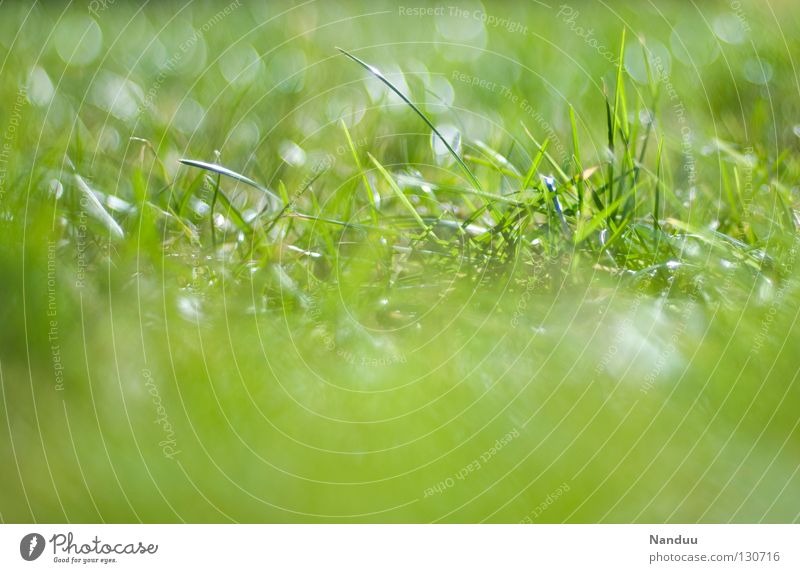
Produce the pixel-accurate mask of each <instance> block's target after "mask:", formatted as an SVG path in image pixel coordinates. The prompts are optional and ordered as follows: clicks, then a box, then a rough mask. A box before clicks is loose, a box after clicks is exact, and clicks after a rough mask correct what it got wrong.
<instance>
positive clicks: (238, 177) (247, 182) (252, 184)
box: [178, 159, 283, 205]
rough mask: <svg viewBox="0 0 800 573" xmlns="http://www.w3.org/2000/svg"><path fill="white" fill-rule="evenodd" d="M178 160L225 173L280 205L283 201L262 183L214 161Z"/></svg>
mask: <svg viewBox="0 0 800 573" xmlns="http://www.w3.org/2000/svg"><path fill="white" fill-rule="evenodd" d="M178 161H180V162H181V163H183V164H184V165H189V166H190V167H197V168H199V169H205V170H206V171H211V172H212V173H217V174H219V175H225V176H226V177H230V178H231V179H235V180H236V181H239V182H241V183H244V184H245V185H249V186H250V187H253V188H255V189H258V190H259V191H261V192H262V193H264V194H265V195H267V196H268V197H270V198H271V199H273V200H275V201H276V202H277V203H278V204H279V205H281V204H282V203H283V202H282V201H281V198H280V197H278V196H277V195H276V194H275V193H273V192H272V191H270V190H269V189H267V188H266V187H263V186H262V185H259V184H258V183H256V182H255V181H253V180H252V179H250V178H249V177H246V176H244V175H242V174H241V173H237V172H236V171H233V170H231V169H228V168H227V167H223V166H222V165H218V164H216V163H207V162H205V161H197V160H195V159H179V160H178Z"/></svg>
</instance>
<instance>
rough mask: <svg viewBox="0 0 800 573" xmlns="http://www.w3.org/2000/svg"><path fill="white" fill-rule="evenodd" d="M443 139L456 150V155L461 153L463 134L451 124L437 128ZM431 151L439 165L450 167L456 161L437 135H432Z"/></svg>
mask: <svg viewBox="0 0 800 573" xmlns="http://www.w3.org/2000/svg"><path fill="white" fill-rule="evenodd" d="M437 129H438V130H439V132H440V133H441V134H442V137H444V139H445V140H446V141H447V143H448V144H450V146H451V147H452V148H453V149H454V150H455V152H456V153H458V154H460V153H461V132H460V131H459V130H458V128H457V127H456V126H454V125H451V124H444V125H440V126H438V127H437ZM431 149H433V154H434V156H435V157H436V162H437V163H438V164H439V165H450V164H452V163H453V162H454V161H455V159H453V156H452V155H451V154H450V151H448V149H447V146H446V145H445V144H444V142H443V141H442V140H441V139H440V138H439V137H438V136H437V135H436V134H435V133H431Z"/></svg>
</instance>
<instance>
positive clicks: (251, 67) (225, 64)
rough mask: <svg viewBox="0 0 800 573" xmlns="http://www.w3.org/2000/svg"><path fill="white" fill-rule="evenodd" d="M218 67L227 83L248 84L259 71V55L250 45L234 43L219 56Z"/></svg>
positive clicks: (239, 85) (242, 85) (255, 77)
mask: <svg viewBox="0 0 800 573" xmlns="http://www.w3.org/2000/svg"><path fill="white" fill-rule="evenodd" d="M219 69H220V72H222V76H223V77H224V78H225V79H226V80H227V81H228V83H229V84H231V85H235V86H238V87H244V86H248V85H250V84H251V83H253V82H254V81H255V80H256V79H257V78H258V77H259V75H260V73H261V56H259V55H258V52H256V51H255V49H254V48H253V47H252V46H249V45H236V46H235V47H233V48H232V49H230V50H229V51H226V52H225V53H224V54H223V55H222V56H221V57H220V59H219Z"/></svg>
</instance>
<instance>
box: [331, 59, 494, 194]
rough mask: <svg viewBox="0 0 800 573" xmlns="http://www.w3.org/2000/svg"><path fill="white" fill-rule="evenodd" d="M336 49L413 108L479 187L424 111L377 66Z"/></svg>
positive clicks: (471, 180)
mask: <svg viewBox="0 0 800 573" xmlns="http://www.w3.org/2000/svg"><path fill="white" fill-rule="evenodd" d="M336 49H337V50H339V51H340V52H341V53H342V54H344V55H345V56H347V57H348V58H350V59H351V60H353V61H354V62H356V63H357V64H359V65H360V66H362V67H363V68H364V69H365V70H367V71H368V72H369V73H371V74H372V75H374V76H375V77H376V78H378V79H379V80H380V81H381V82H383V83H384V84H385V85H386V86H388V88H389V89H390V90H392V91H393V92H394V93H395V94H397V96H398V97H399V98H400V99H402V100H403V101H404V102H405V103H406V105H408V107H410V108H411V109H412V110H414V113H416V114H417V115H418V116H419V117H420V119H422V121H424V122H425V124H426V125H427V126H428V127H430V128H431V130H432V131H433V133H435V134H436V137H438V138H439V139H440V140H441V142H442V143H443V144H444V146H445V147H446V148H447V150H448V151H449V152H450V155H452V156H453V158H454V159H455V160H456V162H457V163H458V165H459V166H460V167H461V169H462V170H463V171H464V174H465V175H466V176H467V178H468V179H469V180H470V182H471V183H472V184H473V185H475V187H476V188H477V189H479V190H480V189H481V184H480V183H479V182H478V179H477V178H476V177H475V175H474V174H473V173H472V171H471V170H470V168H469V167H468V166H467V164H466V163H464V160H463V159H461V156H460V155H459V154H458V153H457V152H456V150H455V149H453V147H452V146H451V145H450V142H448V141H447V139H445V137H444V136H443V135H442V134H441V133H439V130H438V129H436V126H435V125H433V122H432V121H431V120H429V119H428V117H427V116H426V115H425V114H424V113H422V111H421V110H420V109H419V108H418V107H417V106H416V105H414V103H413V102H412V101H411V100H410V99H408V97H406V95H405V94H404V93H403V92H401V91H400V90H399V89H398V88H397V87H396V86H395V85H394V84H393V83H392V82H390V81H389V80H388V79H387V78H386V76H384V75H383V73H382V72H381V71H380V70H379V69H378V68H376V67H375V66H371V65H370V64H368V63H367V62H365V61H364V60H362V59H361V58H358V57H357V56H354V55H353V54H351V53H350V52H348V51H347V50H344V49H342V48H336Z"/></svg>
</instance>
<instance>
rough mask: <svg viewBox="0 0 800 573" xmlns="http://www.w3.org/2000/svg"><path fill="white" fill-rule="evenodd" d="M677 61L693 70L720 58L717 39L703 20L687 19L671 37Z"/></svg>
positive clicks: (670, 41) (673, 52)
mask: <svg viewBox="0 0 800 573" xmlns="http://www.w3.org/2000/svg"><path fill="white" fill-rule="evenodd" d="M669 45H670V48H671V49H672V54H673V55H674V56H675V59H677V60H678V61H680V62H681V63H683V64H685V65H686V66H688V67H689V68H691V69H694V68H695V67H696V66H707V65H708V64H710V63H712V62H713V61H714V60H716V59H717V57H718V56H719V45H718V44H717V38H716V37H715V36H714V34H712V33H711V31H710V30H709V29H708V27H707V25H706V24H705V22H703V21H702V20H701V19H699V18H698V19H694V18H692V19H690V18H688V17H687V18H686V19H684V20H683V21H681V22H679V23H678V24H677V25H676V26H675V28H673V30H672V33H671V34H670V37H669Z"/></svg>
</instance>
